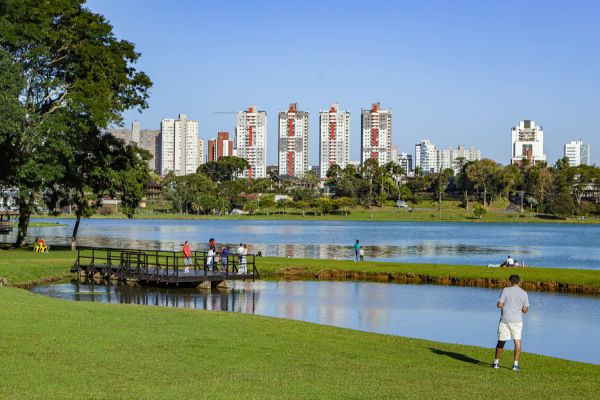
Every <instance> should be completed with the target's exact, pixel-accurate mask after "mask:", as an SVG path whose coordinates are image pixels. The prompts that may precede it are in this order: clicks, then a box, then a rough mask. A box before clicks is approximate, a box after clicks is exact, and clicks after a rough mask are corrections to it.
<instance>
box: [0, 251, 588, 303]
mask: <svg viewBox="0 0 600 400" xmlns="http://www.w3.org/2000/svg"><path fill="white" fill-rule="evenodd" d="M76 254H77V253H75V252H72V251H70V250H51V251H50V253H48V254H38V253H33V252H32V251H31V250H28V249H21V250H12V249H11V250H0V278H4V279H5V280H7V281H8V282H9V283H11V284H14V285H27V284H31V283H34V282H39V281H41V280H44V279H47V278H51V279H60V278H64V277H67V276H70V272H69V270H70V268H71V266H72V265H73V263H74V262H75V257H76ZM257 268H258V270H259V272H260V273H261V275H262V276H263V277H280V276H282V275H283V274H285V273H287V274H288V275H289V273H290V272H292V274H291V275H299V276H302V275H304V276H306V277H311V276H312V277H314V275H317V274H321V275H323V277H327V275H328V274H331V273H332V272H339V271H344V272H348V274H349V275H350V277H351V278H352V279H356V280H360V279H378V278H381V277H383V278H384V280H387V279H389V277H390V275H391V277H392V280H398V281H402V279H403V278H409V279H408V281H411V279H410V278H414V277H419V278H420V279H421V280H424V281H427V282H430V283H442V284H449V283H453V284H469V285H473V286H489V285H490V282H491V281H495V282H496V284H497V285H503V284H504V283H505V282H508V276H509V275H510V274H511V273H518V274H519V275H520V276H521V278H522V279H523V280H524V281H525V284H531V285H538V286H540V289H544V287H543V286H544V285H546V286H547V285H549V284H551V285H563V286H573V287H574V288H575V289H576V288H577V287H580V288H587V289H590V290H588V291H587V292H588V293H594V292H595V293H600V271H596V270H582V269H566V268H564V269H562V268H524V269H522V268H518V269H508V268H487V267H479V266H467V265H447V264H414V263H395V262H380V261H365V262H360V263H355V262H353V261H349V260H321V259H298V258H278V257H262V258H257ZM378 280H381V279H378ZM478 280H480V281H482V282H480V284H477V282H476V281H478ZM486 282H487V283H486ZM526 288H528V289H532V287H526ZM571 291H572V292H577V291H578V290H571Z"/></svg>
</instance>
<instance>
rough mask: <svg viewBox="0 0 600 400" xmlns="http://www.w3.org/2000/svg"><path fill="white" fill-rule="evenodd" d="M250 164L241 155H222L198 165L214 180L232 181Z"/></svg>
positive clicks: (199, 169)
mask: <svg viewBox="0 0 600 400" xmlns="http://www.w3.org/2000/svg"><path fill="white" fill-rule="evenodd" d="M249 165H250V164H248V161H247V160H246V159H244V158H240V157H233V156H232V157H221V158H220V159H218V160H217V161H209V162H207V163H205V164H202V165H200V166H199V167H198V172H200V173H202V174H204V175H206V176H208V177H209V178H210V179H211V180H212V181H213V182H222V181H232V180H234V179H235V177H236V176H237V175H238V174H241V173H242V172H244V170H245V169H247V168H248V166H249Z"/></svg>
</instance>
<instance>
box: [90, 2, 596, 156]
mask: <svg viewBox="0 0 600 400" xmlns="http://www.w3.org/2000/svg"><path fill="white" fill-rule="evenodd" d="M88 7H89V8H90V9H92V10H93V11H96V12H99V13H101V14H103V15H105V16H106V18H107V19H108V20H109V21H110V22H111V23H112V24H113V26H114V30H115V32H116V34H117V36H118V37H120V38H123V39H127V40H130V41H132V42H134V43H135V44H136V48H137V50H138V51H139V52H141V53H142V57H141V60H140V62H139V63H138V67H139V69H141V70H143V71H145V72H146V73H147V74H148V75H149V76H150V77H151V79H152V80H153V82H154V87H153V88H152V90H151V97H150V107H149V108H148V109H146V110H144V112H143V113H142V114H141V115H140V114H138V113H136V112H130V113H127V114H126V115H125V117H126V118H125V121H126V124H127V125H129V124H130V123H131V121H133V120H135V119H138V120H139V121H141V125H142V127H143V128H147V129H158V127H159V125H160V120H161V119H162V118H174V117H176V116H177V114H178V113H186V114H188V116H189V117H190V118H193V119H197V120H198V121H199V122H200V137H202V138H205V139H208V138H211V137H213V136H216V132H217V131H219V130H227V131H229V132H231V133H232V134H233V131H234V126H235V115H228V114H215V112H216V111H232V112H233V111H239V110H241V109H243V108H245V107H247V106H248V105H250V104H254V105H256V106H257V107H258V108H259V109H261V110H265V111H267V113H268V118H269V125H268V143H267V161H268V163H269V164H275V163H276V160H277V113H278V112H279V111H282V110H285V109H287V107H288V104H289V103H290V102H298V103H299V105H300V107H301V108H302V109H305V110H308V111H310V113H311V117H310V135H311V136H310V159H309V161H310V163H311V164H312V165H315V164H317V162H318V137H319V132H318V112H319V110H320V109H326V108H327V107H328V106H329V104H330V103H331V102H333V101H337V102H339V103H340V105H341V107H342V108H343V109H349V110H350V111H351V112H352V120H351V124H352V128H351V158H352V159H355V160H358V159H359V150H360V142H359V136H360V109H361V107H363V108H367V107H369V106H370V104H371V103H372V102H375V101H379V102H381V106H382V107H384V108H388V107H389V108H392V110H393V113H394V114H393V142H394V143H397V144H398V145H399V148H400V151H406V152H408V153H410V154H412V153H414V144H415V143H417V142H418V141H419V140H420V139H422V138H430V139H432V140H433V141H434V143H436V144H437V145H438V147H447V146H450V145H454V146H456V145H457V144H459V143H463V144H466V145H474V146H476V147H479V148H481V150H482V155H483V157H490V158H493V159H495V160H498V161H500V162H503V163H507V162H508V160H509V158H510V128H511V127H512V126H514V125H516V124H517V123H518V121H519V120H521V119H533V120H535V121H536V122H538V123H539V124H541V125H542V126H543V127H544V132H545V152H546V154H547V155H548V159H549V160H550V161H552V162H554V160H556V159H557V158H559V157H562V148H563V144H564V143H566V142H568V141H570V140H574V139H578V138H582V139H583V140H584V141H586V142H588V143H591V146H592V162H595V163H596V164H600V124H599V121H598V116H600V23H599V21H600V1H593V0H590V1H569V2H559V1H547V0H546V1H524V0H521V1H476V0H472V1H426V0H424V1H408V0H405V1H383V0H382V1H378V2H371V1H356V2H354V1H326V0H322V1H297V2H279V1H258V0H255V1H195V0H187V1H183V0H178V1H167V0H162V1H159V0H127V1H123V0H94V1H90V2H89V3H88Z"/></svg>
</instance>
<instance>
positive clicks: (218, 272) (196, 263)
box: [71, 247, 260, 287]
mask: <svg viewBox="0 0 600 400" xmlns="http://www.w3.org/2000/svg"><path fill="white" fill-rule="evenodd" d="M212 261H213V263H212V264H211V263H210V262H209V257H208V254H207V252H205V251H194V252H192V257H191V263H190V265H189V267H188V269H189V271H188V272H185V268H186V266H185V262H184V258H183V253H182V252H173V251H172V252H168V251H158V250H132V249H111V248H96V247H79V248H78V249H77V260H76V261H75V264H74V265H73V267H72V268H71V272H74V273H78V274H80V275H84V276H86V277H90V278H91V277H101V278H103V279H118V280H125V281H134V282H138V283H140V284H149V285H161V286H187V287H189V286H198V285H202V284H206V285H208V284H210V286H211V287H216V286H218V285H219V284H220V283H222V282H224V281H229V280H247V279H251V280H255V279H260V274H259V273H258V270H257V269H256V255H254V254H248V255H247V256H244V257H243V258H240V257H238V256H237V255H236V254H232V253H230V254H229V256H228V257H227V262H226V263H225V264H223V263H222V262H221V259H220V257H213V260H212Z"/></svg>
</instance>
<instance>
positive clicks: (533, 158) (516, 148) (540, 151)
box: [511, 119, 546, 165]
mask: <svg viewBox="0 0 600 400" xmlns="http://www.w3.org/2000/svg"><path fill="white" fill-rule="evenodd" d="M511 134H512V158H511V164H516V165H520V164H521V163H522V162H523V160H524V159H527V160H529V162H530V163H531V164H535V163H538V162H545V161H546V154H544V130H543V128H542V127H541V126H537V125H536V124H535V121H530V120H527V119H526V120H524V121H521V122H519V126H517V127H514V128H512V130H511Z"/></svg>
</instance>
